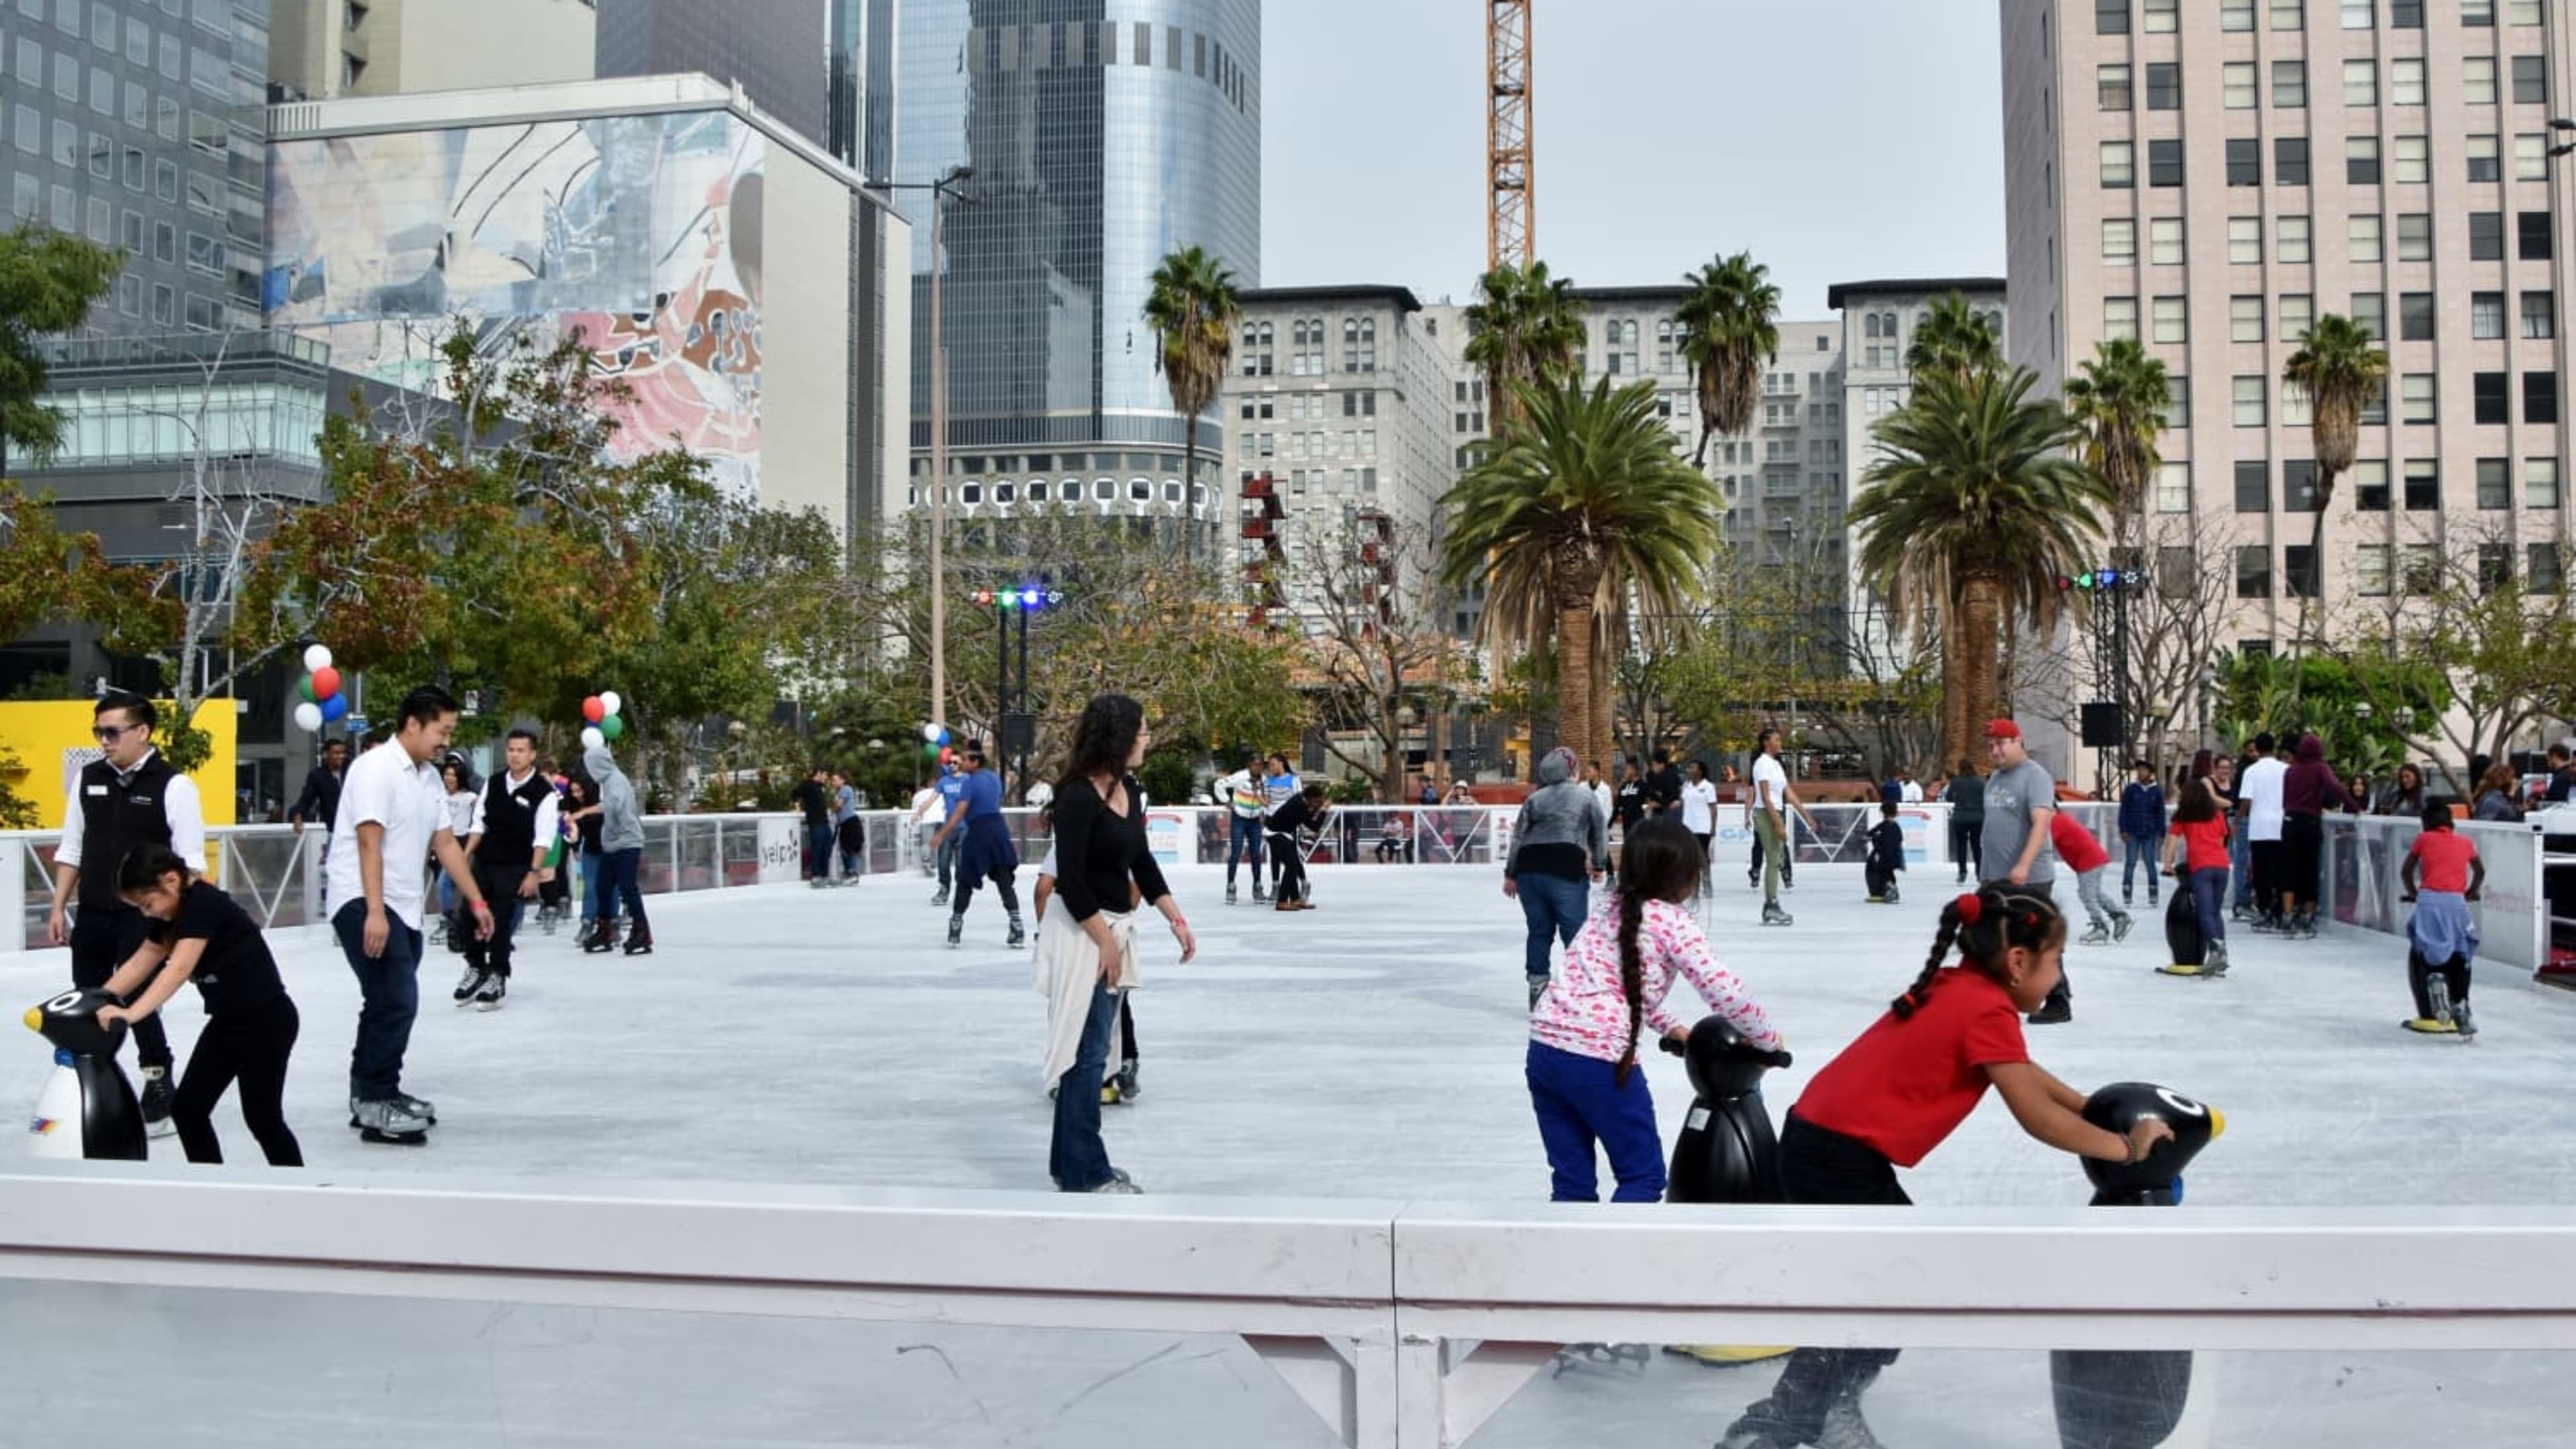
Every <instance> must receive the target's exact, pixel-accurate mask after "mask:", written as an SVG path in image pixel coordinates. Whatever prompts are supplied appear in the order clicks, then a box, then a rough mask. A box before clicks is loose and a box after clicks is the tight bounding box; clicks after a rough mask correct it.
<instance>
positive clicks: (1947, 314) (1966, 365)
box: [1905, 292, 2004, 379]
mask: <svg viewBox="0 0 2576 1449" xmlns="http://www.w3.org/2000/svg"><path fill="white" fill-rule="evenodd" d="M2003 365H2004V342H2003V339H2002V338H2001V337H1998V336H1996V335H1995V326H1994V324H1993V323H1992V322H1989V321H1987V320H1986V316H1985V314H1984V313H1982V312H1979V311H1978V310H1977V309H1976V307H1975V305H1974V304H1972V303H1970V302H1969V301H1968V297H1967V294H1966V293H1964V292H1952V293H1951V294H1950V295H1948V296H1946V297H1943V298H1941V299H1940V300H1939V301H1937V302H1934V303H1933V304H1932V307H1931V310H1930V311H1928V312H1926V313H1925V314H1924V317H1923V321H1922V323H1921V325H1919V326H1917V327H1916V328H1915V329H1914V340H1913V341H1912V342H1909V343H1907V344H1906V346H1905V370H1906V371H1907V372H1909V373H1912V374H1913V375H1914V376H1915V377H1916V378H1918V379H1919V378H1921V377H1922V376H1924V375H1925V374H1927V373H1934V372H1945V373H1948V374H1950V375H1951V376H1953V377H1960V376H1965V375H1966V374H1968V373H1970V372H1995V371H2000V370H2001V369H2002V367H2003Z"/></svg>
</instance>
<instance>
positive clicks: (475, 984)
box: [455, 966, 492, 1006]
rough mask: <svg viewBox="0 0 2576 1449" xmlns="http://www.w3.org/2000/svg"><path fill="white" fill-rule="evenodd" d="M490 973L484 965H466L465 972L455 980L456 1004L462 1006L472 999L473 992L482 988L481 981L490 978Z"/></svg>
mask: <svg viewBox="0 0 2576 1449" xmlns="http://www.w3.org/2000/svg"><path fill="white" fill-rule="evenodd" d="M491 975H492V973H491V971H490V969H489V968H486V967H482V966H468V967H466V968H465V974H464V975H463V976H460V977H458V978H457V980H456V998H455V999H456V1004H457V1005H459V1006H463V1005H464V1004H465V1003H467V1002H469V1001H472V1000H473V999H474V993H476V992H478V991H481V990H482V989H483V983H484V982H485V981H486V980H488V979H490V977H491Z"/></svg>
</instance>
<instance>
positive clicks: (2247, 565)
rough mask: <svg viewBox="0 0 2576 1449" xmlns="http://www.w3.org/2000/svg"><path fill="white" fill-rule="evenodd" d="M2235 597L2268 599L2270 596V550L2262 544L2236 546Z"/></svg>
mask: <svg viewBox="0 0 2576 1449" xmlns="http://www.w3.org/2000/svg"><path fill="white" fill-rule="evenodd" d="M2236 597H2238V598H2240V599H2268V598H2270V597H2272V550H2271V549H2270V548H2268V547H2266V546H2265V545H2263V544H2259V543H2247V544H2238V545H2237V546H2236Z"/></svg>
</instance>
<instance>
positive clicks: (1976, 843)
mask: <svg viewBox="0 0 2576 1449" xmlns="http://www.w3.org/2000/svg"><path fill="white" fill-rule="evenodd" d="M1985 853H1986V820H1985V817H1984V816H1982V815H1981V816H1978V817H1977V818H1976V819H1974V820H1961V819H1959V818H1958V817H1956V816H1953V817H1951V820H1950V859H1951V861H1952V862H1953V863H1955V864H1956V865H1957V866H1958V868H1959V879H1961V880H1966V879H1967V878H1968V875H1969V873H1970V871H1971V869H1972V868H1973V867H1974V866H1975V865H1976V863H1977V862H1978V861H1980V860H1983V859H1984V858H1985Z"/></svg>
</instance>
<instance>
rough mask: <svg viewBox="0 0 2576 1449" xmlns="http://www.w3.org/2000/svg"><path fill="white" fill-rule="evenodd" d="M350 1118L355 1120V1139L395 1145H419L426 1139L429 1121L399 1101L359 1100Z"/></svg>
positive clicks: (427, 1137)
mask: <svg viewBox="0 0 2576 1449" xmlns="http://www.w3.org/2000/svg"><path fill="white" fill-rule="evenodd" d="M350 1120H351V1121H353V1122H355V1123H357V1124H358V1140H359V1141H361V1142H384V1143H389V1144H391V1145H393V1146H396V1147H418V1146H421V1145H423V1144H424V1143H426V1142H428V1141H429V1122H428V1120H427V1119H425V1118H422V1117H417V1116H414V1115H413V1114H412V1112H411V1109H410V1108H407V1107H405V1106H404V1105H403V1104H402V1103H400V1102H395V1101H385V1102H360V1103H359V1104H358V1110H357V1112H356V1114H355V1115H354V1116H353V1117H351V1119H350Z"/></svg>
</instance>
